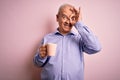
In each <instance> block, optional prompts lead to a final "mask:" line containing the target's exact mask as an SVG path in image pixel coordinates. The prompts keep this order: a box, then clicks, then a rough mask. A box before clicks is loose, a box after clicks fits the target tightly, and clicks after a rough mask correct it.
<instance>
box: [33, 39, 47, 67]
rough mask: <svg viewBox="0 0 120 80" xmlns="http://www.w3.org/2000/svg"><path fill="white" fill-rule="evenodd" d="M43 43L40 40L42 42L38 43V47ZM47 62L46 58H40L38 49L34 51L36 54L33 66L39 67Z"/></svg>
mask: <svg viewBox="0 0 120 80" xmlns="http://www.w3.org/2000/svg"><path fill="white" fill-rule="evenodd" d="M43 43H44V41H43V40H42V42H41V43H40V46H41V45H42V44H43ZM46 60H47V57H45V58H41V56H40V55H39V48H38V49H37V51H36V54H35V56H34V58H33V62H34V64H35V65H37V66H38V67H41V66H42V65H43V64H44V63H45V62H46Z"/></svg>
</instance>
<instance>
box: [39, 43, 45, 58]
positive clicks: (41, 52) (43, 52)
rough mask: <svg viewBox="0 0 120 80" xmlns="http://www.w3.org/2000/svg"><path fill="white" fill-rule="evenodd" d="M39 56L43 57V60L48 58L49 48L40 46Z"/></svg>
mask: <svg viewBox="0 0 120 80" xmlns="http://www.w3.org/2000/svg"><path fill="white" fill-rule="evenodd" d="M39 55H40V56H41V58H45V57H46V56H47V46H46V45H42V46H40V48H39Z"/></svg>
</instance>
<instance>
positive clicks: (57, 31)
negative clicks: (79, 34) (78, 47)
mask: <svg viewBox="0 0 120 80" xmlns="http://www.w3.org/2000/svg"><path fill="white" fill-rule="evenodd" d="M55 35H62V34H61V33H60V31H59V30H58V28H57V30H56V31H55ZM67 35H76V32H75V31H73V30H71V31H70V32H69V33H68V34H67Z"/></svg>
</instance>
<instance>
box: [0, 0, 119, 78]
mask: <svg viewBox="0 0 120 80" xmlns="http://www.w3.org/2000/svg"><path fill="white" fill-rule="evenodd" d="M63 3H71V4H73V5H76V7H79V6H81V8H82V18H83V22H84V23H85V24H86V25H88V26H89V27H90V28H91V29H92V30H93V32H94V33H95V34H96V35H97V36H98V38H99V40H100V42H101V45H102V51H101V52H99V53H98V54H95V55H87V54H85V80H120V63H119V59H120V46H119V45H120V43H119V41H120V36H119V31H120V22H119V21H120V16H119V15H120V5H119V3H120V1H119V0H43V1H42V0H0V80H39V72H40V70H39V69H38V68H36V67H35V66H34V65H33V63H32V59H33V55H34V54H35V51H36V48H37V46H38V44H39V41H40V40H41V38H42V37H43V36H44V35H45V34H47V33H49V32H52V31H54V30H55V29H56V28H57V26H58V25H57V23H56V17H55V15H56V13H57V11H58V8H59V6H60V5H61V4H63Z"/></svg>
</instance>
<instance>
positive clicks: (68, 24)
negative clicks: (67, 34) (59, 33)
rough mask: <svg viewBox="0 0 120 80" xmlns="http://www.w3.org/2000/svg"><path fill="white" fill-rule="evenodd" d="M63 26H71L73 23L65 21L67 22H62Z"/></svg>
mask: <svg viewBox="0 0 120 80" xmlns="http://www.w3.org/2000/svg"><path fill="white" fill-rule="evenodd" d="M64 26H69V27H72V26H73V24H72V23H67V22H65V23H64Z"/></svg>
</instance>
